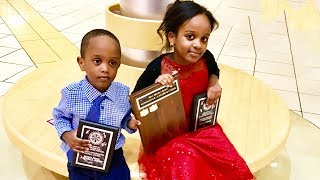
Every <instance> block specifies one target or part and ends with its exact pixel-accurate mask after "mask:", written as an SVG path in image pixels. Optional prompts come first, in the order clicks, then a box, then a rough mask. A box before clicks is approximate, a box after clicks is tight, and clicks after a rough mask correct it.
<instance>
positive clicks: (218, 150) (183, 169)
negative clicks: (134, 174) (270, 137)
mask: <svg viewBox="0 0 320 180" xmlns="http://www.w3.org/2000/svg"><path fill="white" fill-rule="evenodd" d="M173 70H177V71H178V72H179V78H180V86H181V93H182V98H183V103H184V109H185V114H186V117H190V113H191V107H192V101H193V97H194V95H196V94H199V93H202V92H206V90H207V87H208V70H207V67H206V64H205V60H204V59H203V58H202V59H200V60H199V61H197V62H196V63H193V64H189V65H179V64H175V63H174V62H172V61H171V60H169V59H168V58H167V57H164V58H163V60H162V62H161V74H163V73H171V72H172V71H173ZM187 120H189V119H188V118H187ZM139 164H140V167H142V171H143V172H145V173H146V175H147V179H148V180H153V179H157V180H171V179H178V180H207V179H219V180H220V179H221V180H232V179H235V180H240V179H245V180H247V179H253V175H252V173H251V172H250V170H249V168H248V166H247V165H246V163H245V161H244V160H243V159H242V158H241V156H240V155H239V154H238V152H237V151H236V149H235V148H234V146H233V145H232V144H231V142H230V141H229V139H228V138H227V137H226V135H225V134H224V132H223V130H222V128H221V126H220V125H219V124H218V123H217V124H216V125H215V126H211V127H206V128H202V129H199V130H197V131H194V132H190V133H187V134H184V135H181V136H178V137H176V138H174V139H172V140H171V141H169V142H168V143H167V144H165V145H164V146H163V147H161V148H159V149H158V150H157V151H156V152H155V154H143V155H142V156H141V157H140V158H139Z"/></svg>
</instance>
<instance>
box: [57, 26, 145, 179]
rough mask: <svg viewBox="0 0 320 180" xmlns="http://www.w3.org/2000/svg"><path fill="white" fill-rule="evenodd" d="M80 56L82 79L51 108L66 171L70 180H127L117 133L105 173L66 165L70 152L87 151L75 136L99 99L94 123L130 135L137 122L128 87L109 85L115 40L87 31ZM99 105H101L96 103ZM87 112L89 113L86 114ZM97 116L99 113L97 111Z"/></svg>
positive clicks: (84, 142)
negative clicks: (65, 154) (122, 129)
mask: <svg viewBox="0 0 320 180" xmlns="http://www.w3.org/2000/svg"><path fill="white" fill-rule="evenodd" d="M80 54H81V56H80V57H78V58H77V62H78V64H79V66H80V69H81V70H82V71H85V72H86V76H85V78H84V79H83V80H81V81H79V82H76V83H72V84H70V85H68V86H67V87H65V88H63V89H62V90H61V94H62V97H61V100H60V103H59V105H58V106H57V107H55V108H54V109H53V116H54V126H55V128H56V130H57V132H58V135H59V137H60V138H61V140H62V144H61V148H62V149H63V150H64V151H65V152H66V153H67V157H68V171H69V178H70V179H71V180H73V179H76V180H79V179H91V178H94V179H121V180H122V179H130V170H129V168H128V165H127V163H126V161H125V158H124V156H123V151H122V146H123V145H124V143H125V137H124V136H123V135H122V134H121V133H119V135H118V137H117V141H116V145H115V152H114V155H113V159H112V163H111V167H110V170H109V172H108V173H103V172H99V171H94V170H89V169H83V168H79V167H74V166H72V165H71V164H70V162H71V160H72V153H73V152H84V151H85V150H87V149H89V147H90V146H91V145H90V141H89V140H83V139H80V138H77V137H76V133H77V127H78V124H79V120H80V119H90V118H89V117H88V116H89V115H88V114H97V112H98V111H99V110H98V111H96V112H94V113H92V112H91V111H90V108H91V107H92V106H93V104H95V106H96V105H97V104H96V102H97V101H96V100H98V99H101V97H103V98H102V102H101V101H100V102H99V104H98V105H97V106H98V108H99V106H100V114H101V115H100V117H97V120H95V121H96V122H99V123H100V124H107V125H112V126H115V127H119V128H124V129H126V130H127V131H128V132H129V133H134V132H135V131H136V129H137V126H138V125H139V124H140V121H138V120H136V119H135V118H134V117H131V116H130V114H131V105H130V102H129V100H128V95H129V88H128V87H127V86H125V85H123V84H121V83H118V82H113V80H114V78H115V77H116V75H117V70H118V68H119V66H120V64H121V62H120V58H121V49H120V43H119V40H118V39H117V37H116V36H115V35H114V34H112V33H111V32H109V31H107V30H103V29H94V30H92V31H90V32H88V33H87V34H86V35H85V36H84V37H83V39H82V41H81V48H80ZM100 103H101V104H100ZM89 112H90V113H89ZM98 113H99V112H98Z"/></svg>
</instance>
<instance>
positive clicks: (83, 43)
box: [80, 29, 121, 58]
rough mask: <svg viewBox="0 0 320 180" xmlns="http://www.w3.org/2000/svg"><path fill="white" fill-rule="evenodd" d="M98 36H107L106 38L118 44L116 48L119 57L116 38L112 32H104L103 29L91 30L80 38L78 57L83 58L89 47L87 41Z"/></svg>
mask: <svg viewBox="0 0 320 180" xmlns="http://www.w3.org/2000/svg"><path fill="white" fill-rule="evenodd" d="M98 36H108V37H110V38H112V39H114V40H115V41H116V42H117V44H118V48H119V51H120V55H121V47H120V42H119V40H118V38H117V37H116V36H115V35H114V34H113V33H112V32H110V31H108V30H105V29H93V30H91V31H89V32H87V34H86V35H84V36H83V38H82V41H81V47H80V55H81V57H82V58H84V57H85V54H86V50H87V48H88V45H89V40H90V39H92V38H95V37H98Z"/></svg>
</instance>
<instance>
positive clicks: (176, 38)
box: [168, 14, 211, 64]
mask: <svg viewBox="0 0 320 180" xmlns="http://www.w3.org/2000/svg"><path fill="white" fill-rule="evenodd" d="M210 33H211V24H210V21H209V19H208V17H207V16H206V15H204V14H199V15H196V16H194V17H193V18H191V19H190V20H188V21H186V22H184V23H183V24H182V25H181V26H180V28H179V30H178V33H177V34H174V33H173V32H169V33H168V38H169V41H170V43H173V44H174V61H175V62H176V63H179V64H190V63H195V62H197V61H198V60H199V59H200V58H201V57H202V55H203V54H204V53H205V51H206V49H207V45H208V40H209V36H210Z"/></svg>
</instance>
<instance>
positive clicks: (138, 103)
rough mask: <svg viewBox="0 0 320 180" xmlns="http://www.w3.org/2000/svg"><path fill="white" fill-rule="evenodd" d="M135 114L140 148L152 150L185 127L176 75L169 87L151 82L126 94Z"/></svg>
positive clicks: (186, 127)
mask: <svg viewBox="0 0 320 180" xmlns="http://www.w3.org/2000/svg"><path fill="white" fill-rule="evenodd" d="M130 102H131V104H132V109H133V113H134V115H135V117H136V118H137V119H138V120H140V121H141V125H140V126H139V132H140V137H141V141H142V145H143V148H144V151H145V152H147V153H152V152H153V151H154V150H156V149H157V148H159V147H160V146H162V145H163V144H165V143H166V142H168V141H169V140H170V139H172V138H173V137H176V136H178V135H181V134H183V133H185V132H187V131H188V127H189V125H188V124H187V122H186V118H185V113H184V107H183V101H182V96H181V91H180V86H179V80H178V77H177V75H174V81H173V85H172V86H170V87H166V86H163V85H161V84H153V85H151V86H148V87H146V88H144V89H142V90H140V91H137V92H135V93H133V94H131V95H130Z"/></svg>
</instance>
